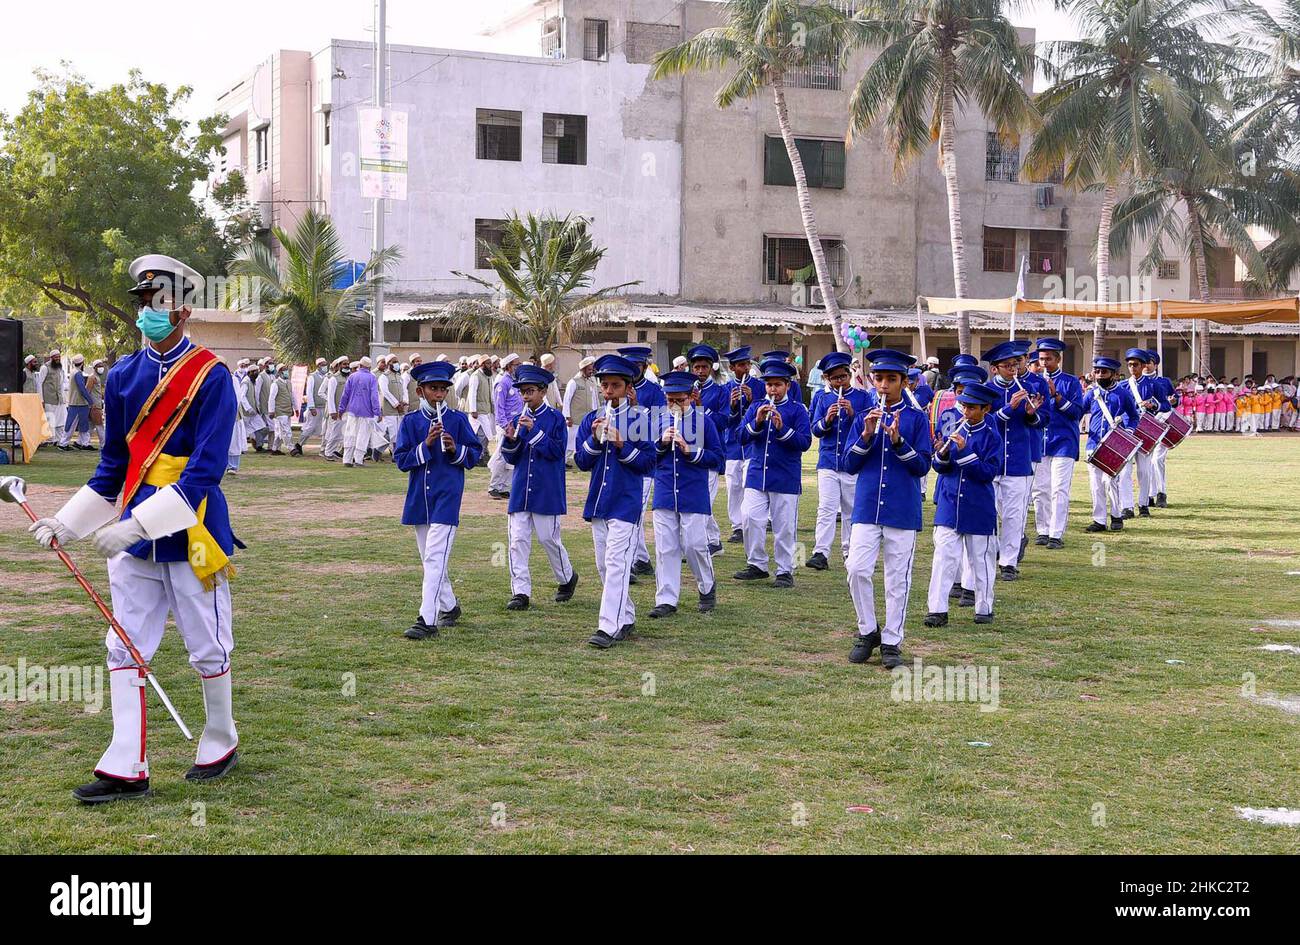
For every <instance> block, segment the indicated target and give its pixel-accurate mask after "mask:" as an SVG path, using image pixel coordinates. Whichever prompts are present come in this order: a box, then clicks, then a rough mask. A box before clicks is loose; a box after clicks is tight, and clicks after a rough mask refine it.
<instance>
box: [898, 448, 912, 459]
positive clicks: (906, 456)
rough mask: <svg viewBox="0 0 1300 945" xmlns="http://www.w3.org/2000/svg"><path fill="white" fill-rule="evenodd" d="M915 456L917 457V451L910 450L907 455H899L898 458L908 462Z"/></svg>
mask: <svg viewBox="0 0 1300 945" xmlns="http://www.w3.org/2000/svg"><path fill="white" fill-rule="evenodd" d="M915 455H916V450H908V451H907V452H906V453H899V454H898V458H899V459H900V460H903V461H906V460H909V459H911V458H912V457H913V456H915Z"/></svg>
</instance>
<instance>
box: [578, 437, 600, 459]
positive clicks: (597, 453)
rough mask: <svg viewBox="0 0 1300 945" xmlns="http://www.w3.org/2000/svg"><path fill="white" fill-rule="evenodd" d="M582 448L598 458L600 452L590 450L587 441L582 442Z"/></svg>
mask: <svg viewBox="0 0 1300 945" xmlns="http://www.w3.org/2000/svg"><path fill="white" fill-rule="evenodd" d="M582 448H583V449H584V450H586V451H587V452H588V453H590V454H591V455H592V456H599V455H600V452H601V451H600V450H593V449H592V448H591V444H590V443H589V442H588V441H587V440H583V441H582Z"/></svg>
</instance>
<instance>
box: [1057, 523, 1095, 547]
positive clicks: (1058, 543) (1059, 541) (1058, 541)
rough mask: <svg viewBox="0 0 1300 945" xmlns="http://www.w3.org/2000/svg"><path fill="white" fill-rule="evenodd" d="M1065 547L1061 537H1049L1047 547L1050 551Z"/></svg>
mask: <svg viewBox="0 0 1300 945" xmlns="http://www.w3.org/2000/svg"><path fill="white" fill-rule="evenodd" d="M1094 524H1096V523H1094ZM1097 530H1098V531H1101V529H1097ZM1064 547H1065V542H1063V541H1061V539H1059V538H1049V539H1047V548H1048V550H1049V551H1059V550H1060V549H1062V548H1064Z"/></svg>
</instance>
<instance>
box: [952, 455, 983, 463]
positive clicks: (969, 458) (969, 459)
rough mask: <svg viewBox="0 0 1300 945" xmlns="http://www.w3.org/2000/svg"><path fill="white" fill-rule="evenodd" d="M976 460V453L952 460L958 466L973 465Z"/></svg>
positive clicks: (977, 457)
mask: <svg viewBox="0 0 1300 945" xmlns="http://www.w3.org/2000/svg"><path fill="white" fill-rule="evenodd" d="M977 459H979V454H978V453H967V454H966V455H965V456H961V457H958V458H957V459H954V460H953V462H954V463H956V464H957V465H958V466H965V465H966V464H967V463H973V462H975V460H977Z"/></svg>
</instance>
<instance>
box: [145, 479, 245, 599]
mask: <svg viewBox="0 0 1300 945" xmlns="http://www.w3.org/2000/svg"><path fill="white" fill-rule="evenodd" d="M189 461H190V458H189V457H188V456H169V455H167V454H166V453H159V454H158V458H157V459H155V460H154V461H153V463H151V464H150V466H149V471H148V472H146V473H145V476H144V481H145V483H146V484H147V485H150V486H153V487H154V488H156V489H161V488H163V486H170V485H173V484H175V483H177V482H180V478H181V472H182V471H183V470H184V469H185V464H186V463H188V462H189ZM207 508H208V500H207V499H206V498H205V499H204V500H203V501H202V502H200V503H199V507H198V510H197V511H196V513H195V514H196V515H197V516H198V519H199V520H198V522H196V523H195V524H194V525H191V526H190V527H189V528H188V529H187V530H186V535H187V537H188V545H189V561H190V567H191V568H193V569H194V574H195V576H197V577H198V579H199V580H200V581H202V582H203V589H204V590H206V591H210V590H213V589H215V588H216V586H217V584H219V583H220V580H219V578H220V577H221V576H223V575H224V576H225V578H226V580H227V581H229V580H230V579H231V578H233V577H234V576H235V566H234V565H233V564H231V562H230V558H229V557H228V556H227V555H226V553H225V552H224V551H222V550H221V546H220V545H219V544H217V540H216V539H215V538H213V537H212V533H211V532H210V531H208V530H207V528H206V527H205V526H204V524H203V513H204V512H206V511H207Z"/></svg>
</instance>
